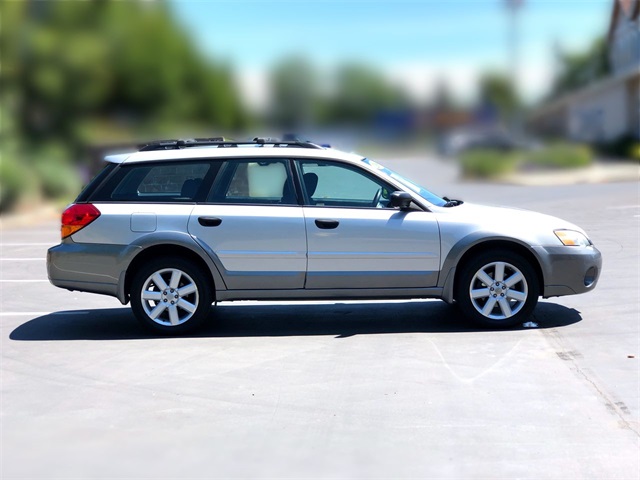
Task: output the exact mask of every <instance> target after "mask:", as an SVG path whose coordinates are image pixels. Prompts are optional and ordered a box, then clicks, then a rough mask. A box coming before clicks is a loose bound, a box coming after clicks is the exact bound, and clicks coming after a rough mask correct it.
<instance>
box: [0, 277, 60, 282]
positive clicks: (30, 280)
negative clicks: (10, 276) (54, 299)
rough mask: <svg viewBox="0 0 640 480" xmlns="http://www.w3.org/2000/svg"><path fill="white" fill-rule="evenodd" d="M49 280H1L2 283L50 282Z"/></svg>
mask: <svg viewBox="0 0 640 480" xmlns="http://www.w3.org/2000/svg"><path fill="white" fill-rule="evenodd" d="M48 281H49V280H46V279H45V280H6V279H4V278H3V279H2V280H0V283H39V282H48Z"/></svg>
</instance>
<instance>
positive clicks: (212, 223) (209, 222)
mask: <svg viewBox="0 0 640 480" xmlns="http://www.w3.org/2000/svg"><path fill="white" fill-rule="evenodd" d="M198 223H199V224H200V225H202V226H203V227H217V226H218V225H220V224H221V223H222V219H221V218H218V217H198Z"/></svg>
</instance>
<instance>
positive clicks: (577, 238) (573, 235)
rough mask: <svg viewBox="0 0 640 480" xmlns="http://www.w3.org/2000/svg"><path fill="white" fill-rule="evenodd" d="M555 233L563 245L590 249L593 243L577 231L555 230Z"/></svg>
mask: <svg viewBox="0 0 640 480" xmlns="http://www.w3.org/2000/svg"><path fill="white" fill-rule="evenodd" d="M553 233H555V234H556V237H558V238H559V239H560V241H561V242H562V244H563V245H567V246H577V247H588V246H589V245H591V242H590V241H589V239H588V238H587V237H585V236H584V235H583V234H582V233H580V232H576V231H575V230H554V231H553Z"/></svg>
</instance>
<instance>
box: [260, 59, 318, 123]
mask: <svg viewBox="0 0 640 480" xmlns="http://www.w3.org/2000/svg"><path fill="white" fill-rule="evenodd" d="M316 79H317V75H316V72H315V71H314V69H313V67H312V66H311V65H310V64H309V62H308V61H307V60H306V59H304V58H303V57H289V58H286V59H284V60H282V61H281V62H280V63H278V64H277V65H275V67H274V68H273V71H272V74H271V84H270V87H271V105H270V110H271V114H270V117H271V118H272V119H273V121H274V122H275V123H276V124H278V125H280V127H281V128H283V129H285V130H286V131H291V132H292V131H294V130H297V129H300V128H308V127H309V126H310V125H311V124H313V123H315V121H316V119H317V110H316V109H317V106H318V100H319V92H318V85H317V82H316Z"/></svg>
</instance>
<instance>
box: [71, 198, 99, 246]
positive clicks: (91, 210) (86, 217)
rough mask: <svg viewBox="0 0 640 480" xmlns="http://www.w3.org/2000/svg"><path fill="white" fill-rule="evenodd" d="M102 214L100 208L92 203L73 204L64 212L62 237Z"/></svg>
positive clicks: (74, 231) (81, 227)
mask: <svg viewBox="0 0 640 480" xmlns="http://www.w3.org/2000/svg"><path fill="white" fill-rule="evenodd" d="M99 216H100V210H98V209H97V208H96V207H94V206H93V205H91V204H90V203H81V204H73V205H71V206H70V207H69V208H67V209H66V210H65V211H64V212H62V238H67V237H68V236H69V235H73V234H74V233H76V232H77V231H78V230H81V229H83V228H84V227H86V226H87V225H89V224H90V223H91V222H93V221H94V220H95V219H96V218H98V217H99Z"/></svg>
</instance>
